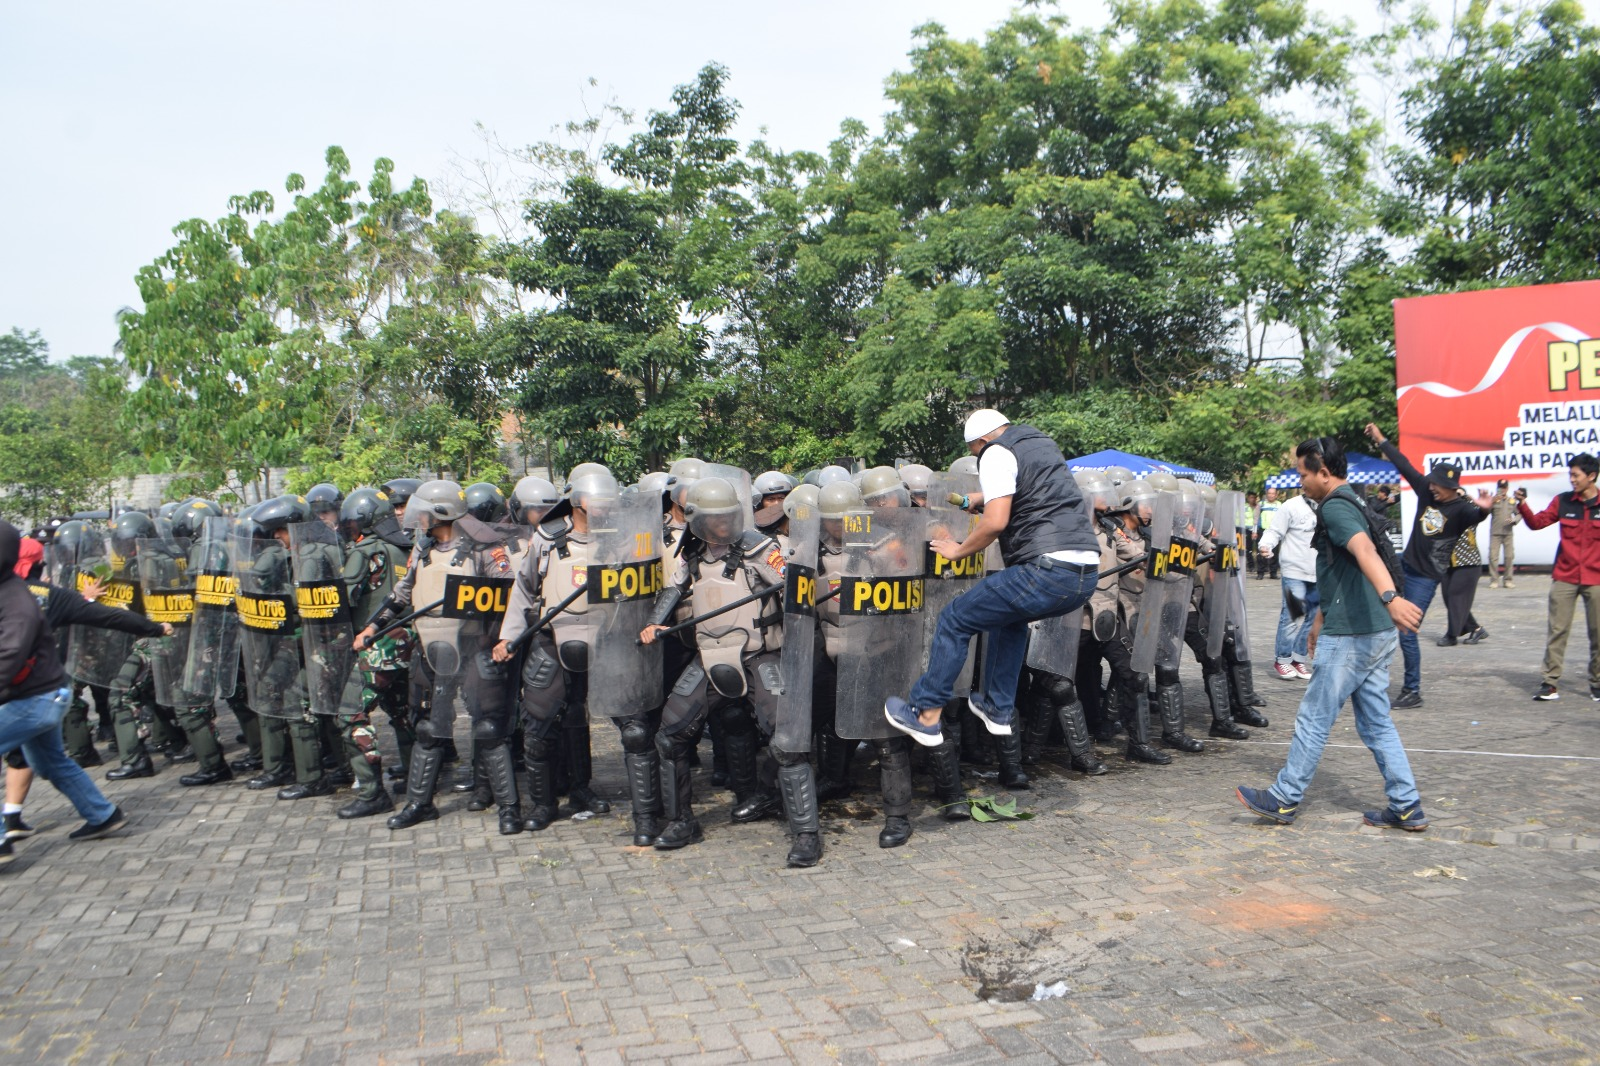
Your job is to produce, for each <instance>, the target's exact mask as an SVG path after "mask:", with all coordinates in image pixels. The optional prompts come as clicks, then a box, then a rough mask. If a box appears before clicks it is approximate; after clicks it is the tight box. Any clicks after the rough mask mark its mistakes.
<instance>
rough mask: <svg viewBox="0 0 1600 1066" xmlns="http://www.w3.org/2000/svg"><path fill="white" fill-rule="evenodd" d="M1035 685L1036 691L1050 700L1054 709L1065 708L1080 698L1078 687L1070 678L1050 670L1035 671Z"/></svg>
mask: <svg viewBox="0 0 1600 1066" xmlns="http://www.w3.org/2000/svg"><path fill="white" fill-rule="evenodd" d="M1033 684H1034V688H1035V690H1036V691H1038V692H1039V693H1041V694H1042V695H1043V696H1044V697H1045V699H1047V700H1049V701H1050V705H1051V706H1052V707H1061V706H1065V705H1066V704H1068V703H1071V702H1073V701H1074V700H1076V699H1077V698H1078V686H1077V685H1076V684H1074V683H1073V681H1072V679H1071V678H1070V677H1062V676H1061V675H1060V674H1052V673H1050V671H1048V670H1035V671H1034V673H1033Z"/></svg>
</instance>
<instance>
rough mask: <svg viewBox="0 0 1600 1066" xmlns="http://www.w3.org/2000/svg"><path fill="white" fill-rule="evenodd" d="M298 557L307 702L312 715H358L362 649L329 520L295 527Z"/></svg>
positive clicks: (293, 546) (292, 543) (292, 541)
mask: <svg viewBox="0 0 1600 1066" xmlns="http://www.w3.org/2000/svg"><path fill="white" fill-rule="evenodd" d="M289 551H290V552H291V553H292V554H293V556H294V601H295V613H296V614H298V615H299V616H300V650H301V653H302V654H303V655H304V656H305V664H306V677H305V685H306V704H307V705H308V706H309V707H310V708H311V713H312V714H321V715H329V716H333V715H340V714H344V715H354V714H357V713H359V712H360V710H361V681H362V679H361V670H360V669H359V661H360V658H361V656H360V653H359V652H357V651H356V650H355V646H354V645H355V635H356V634H355V622H354V619H352V618H351V617H350V605H349V589H348V588H347V587H346V586H345V582H344V548H343V547H342V546H341V545H340V543H339V535H338V533H336V532H335V531H334V530H333V529H332V528H331V527H329V526H328V525H327V524H326V523H324V522H322V521H320V520H316V521H311V522H297V523H295V524H294V525H292V526H290V527H289Z"/></svg>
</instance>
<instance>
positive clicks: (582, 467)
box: [567, 463, 611, 489]
mask: <svg viewBox="0 0 1600 1066" xmlns="http://www.w3.org/2000/svg"><path fill="white" fill-rule="evenodd" d="M609 473H611V468H610V467H609V466H607V465H606V464H604V463H579V464H578V465H577V466H575V467H573V468H572V469H571V470H569V471H567V486H568V488H569V489H570V488H571V486H572V483H573V482H574V481H576V480H578V479H579V478H581V477H586V476H587V475H589V474H609Z"/></svg>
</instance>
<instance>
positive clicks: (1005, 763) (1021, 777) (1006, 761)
mask: <svg viewBox="0 0 1600 1066" xmlns="http://www.w3.org/2000/svg"><path fill="white" fill-rule="evenodd" d="M994 750H995V754H996V755H997V756H999V759H1000V787H1002V788H1008V789H1010V790H1011V791H1013V792H1026V791H1028V788H1029V785H1028V775H1027V774H1025V773H1023V772H1022V738H1021V737H1019V736H1018V735H1017V733H1016V730H1012V731H1011V732H1010V733H1007V734H1005V735H1004V736H997V737H995V738H994Z"/></svg>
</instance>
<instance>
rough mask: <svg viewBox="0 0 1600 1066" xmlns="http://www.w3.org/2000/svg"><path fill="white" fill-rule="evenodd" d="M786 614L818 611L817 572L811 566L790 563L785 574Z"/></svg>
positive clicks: (784, 597)
mask: <svg viewBox="0 0 1600 1066" xmlns="http://www.w3.org/2000/svg"><path fill="white" fill-rule="evenodd" d="M783 610H784V613H785V614H812V615H814V614H816V613H817V572H816V571H815V570H813V569H811V567H809V566H801V565H800V564H799V563H790V564H789V565H788V567H787V568H786V569H785V570H784V574H783Z"/></svg>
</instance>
